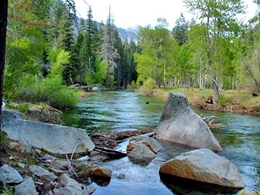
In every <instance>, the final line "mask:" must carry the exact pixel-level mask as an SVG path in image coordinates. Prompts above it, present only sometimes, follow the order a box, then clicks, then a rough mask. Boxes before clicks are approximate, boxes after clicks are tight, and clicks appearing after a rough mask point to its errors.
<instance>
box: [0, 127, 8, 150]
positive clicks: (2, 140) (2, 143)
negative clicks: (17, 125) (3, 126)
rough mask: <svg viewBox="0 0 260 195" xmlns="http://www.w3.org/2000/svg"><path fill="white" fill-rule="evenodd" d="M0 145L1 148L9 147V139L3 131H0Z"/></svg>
mask: <svg viewBox="0 0 260 195" xmlns="http://www.w3.org/2000/svg"><path fill="white" fill-rule="evenodd" d="M0 147H1V150H4V149H6V148H9V140H8V139H7V134H6V133H5V132H3V131H0Z"/></svg>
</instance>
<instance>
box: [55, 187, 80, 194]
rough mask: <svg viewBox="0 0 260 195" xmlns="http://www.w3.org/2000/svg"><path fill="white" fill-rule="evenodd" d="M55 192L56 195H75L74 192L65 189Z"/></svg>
mask: <svg viewBox="0 0 260 195" xmlns="http://www.w3.org/2000/svg"><path fill="white" fill-rule="evenodd" d="M53 191H54V194H55V195H75V194H74V193H73V191H71V190H70V189H68V188H65V187H60V188H55V189H54V190H53Z"/></svg>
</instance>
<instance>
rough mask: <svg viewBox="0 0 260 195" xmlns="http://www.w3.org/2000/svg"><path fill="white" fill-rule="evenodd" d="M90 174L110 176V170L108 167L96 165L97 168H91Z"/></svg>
mask: <svg viewBox="0 0 260 195" xmlns="http://www.w3.org/2000/svg"><path fill="white" fill-rule="evenodd" d="M91 175H92V176H96V177H104V178H111V176H112V171H111V170H110V169H108V168H100V167H97V168H95V169H93V170H92V173H91Z"/></svg>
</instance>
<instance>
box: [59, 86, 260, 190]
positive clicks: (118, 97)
mask: <svg viewBox="0 0 260 195" xmlns="http://www.w3.org/2000/svg"><path fill="white" fill-rule="evenodd" d="M164 104H165V100H160V99H155V98H149V97H144V96H143V95H140V94H138V93H134V92H129V91H123V90H122V91H101V92H95V93H91V94H90V95H88V96H86V97H85V98H83V99H82V100H81V102H80V103H79V104H78V105H77V107H76V108H75V109H73V110H69V111H65V112H64V114H63V116H62V119H63V121H64V122H65V125H68V126H74V127H79V128H84V129H86V130H87V132H111V131H125V130H137V129H153V128H155V127H156V126H157V125H158V123H159V120H160V116H161V113H162V111H163V107H164ZM194 111H195V112H196V113H197V114H199V115H202V116H212V115H214V116H217V117H218V120H219V122H220V123H224V124H225V125H226V126H225V127H223V128H219V129H213V130H212V132H213V134H214V135H215V137H216V138H217V139H218V140H219V142H220V144H221V146H222V147H223V149H224V151H223V152H221V153H218V154H219V155H221V156H225V157H226V158H228V159H229V160H230V161H231V162H232V163H234V164H235V165H236V166H237V167H238V169H239V172H240V173H241V175H242V178H243V179H244V181H245V183H246V185H247V187H246V188H245V190H246V191H249V192H251V191H253V190H260V118H259V117H254V116H245V115H238V114H234V113H220V112H209V111H205V110H198V109H194ZM161 144H162V145H163V146H164V149H163V150H162V151H161V152H159V153H158V155H157V157H156V158H155V159H154V160H153V161H152V162H151V163H150V164H149V165H147V166H141V165H137V164H134V163H132V162H131V161H130V160H129V159H128V157H125V158H121V159H118V160H112V161H109V162H105V163H102V162H100V166H104V167H108V168H110V169H111V170H112V179H111V180H110V182H109V183H108V184H106V185H103V186H100V185H98V184H97V183H95V182H93V183H92V185H93V186H94V187H95V188H96V191H95V192H94V195H105V194H108V195H110V194H111V195H121V194H124V195H139V194H140V195H156V194H158V195H168V194H169V195H171V194H205V193H204V192H200V191H196V189H195V190H194V189H193V188H190V186H189V185H187V186H185V184H184V185H182V187H178V186H174V185H168V183H170V181H167V182H165V181H163V180H162V179H161V178H160V176H159V173H158V171H159V168H160V165H161V164H162V163H164V162H166V161H167V160H169V159H171V158H174V157H175V156H176V155H179V154H181V153H183V152H186V151H189V150H190V149H189V148H184V147H181V146H177V145H173V144H170V143H166V142H161ZM126 145H127V142H123V143H122V144H121V145H120V146H119V147H120V149H125V147H126ZM120 173H123V174H125V175H126V178H125V179H119V178H118V177H117V176H118V175H119V174H120ZM239 193H240V192H238V193H237V194H239ZM215 194H219V193H215ZM232 194H234V193H232Z"/></svg>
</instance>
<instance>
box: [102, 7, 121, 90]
mask: <svg viewBox="0 0 260 195" xmlns="http://www.w3.org/2000/svg"><path fill="white" fill-rule="evenodd" d="M116 31H117V29H116V27H115V25H114V24H113V19H112V16H111V11H110V8H109V15H108V19H107V23H106V25H105V26H104V29H103V42H102V45H101V53H100V59H101V60H104V61H105V62H106V64H107V77H106V80H105V86H106V87H111V85H112V83H113V82H114V73H115V68H116V66H117V63H116V62H117V59H118V58H119V54H118V52H117V50H116V49H115V43H116V37H115V33H116Z"/></svg>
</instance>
